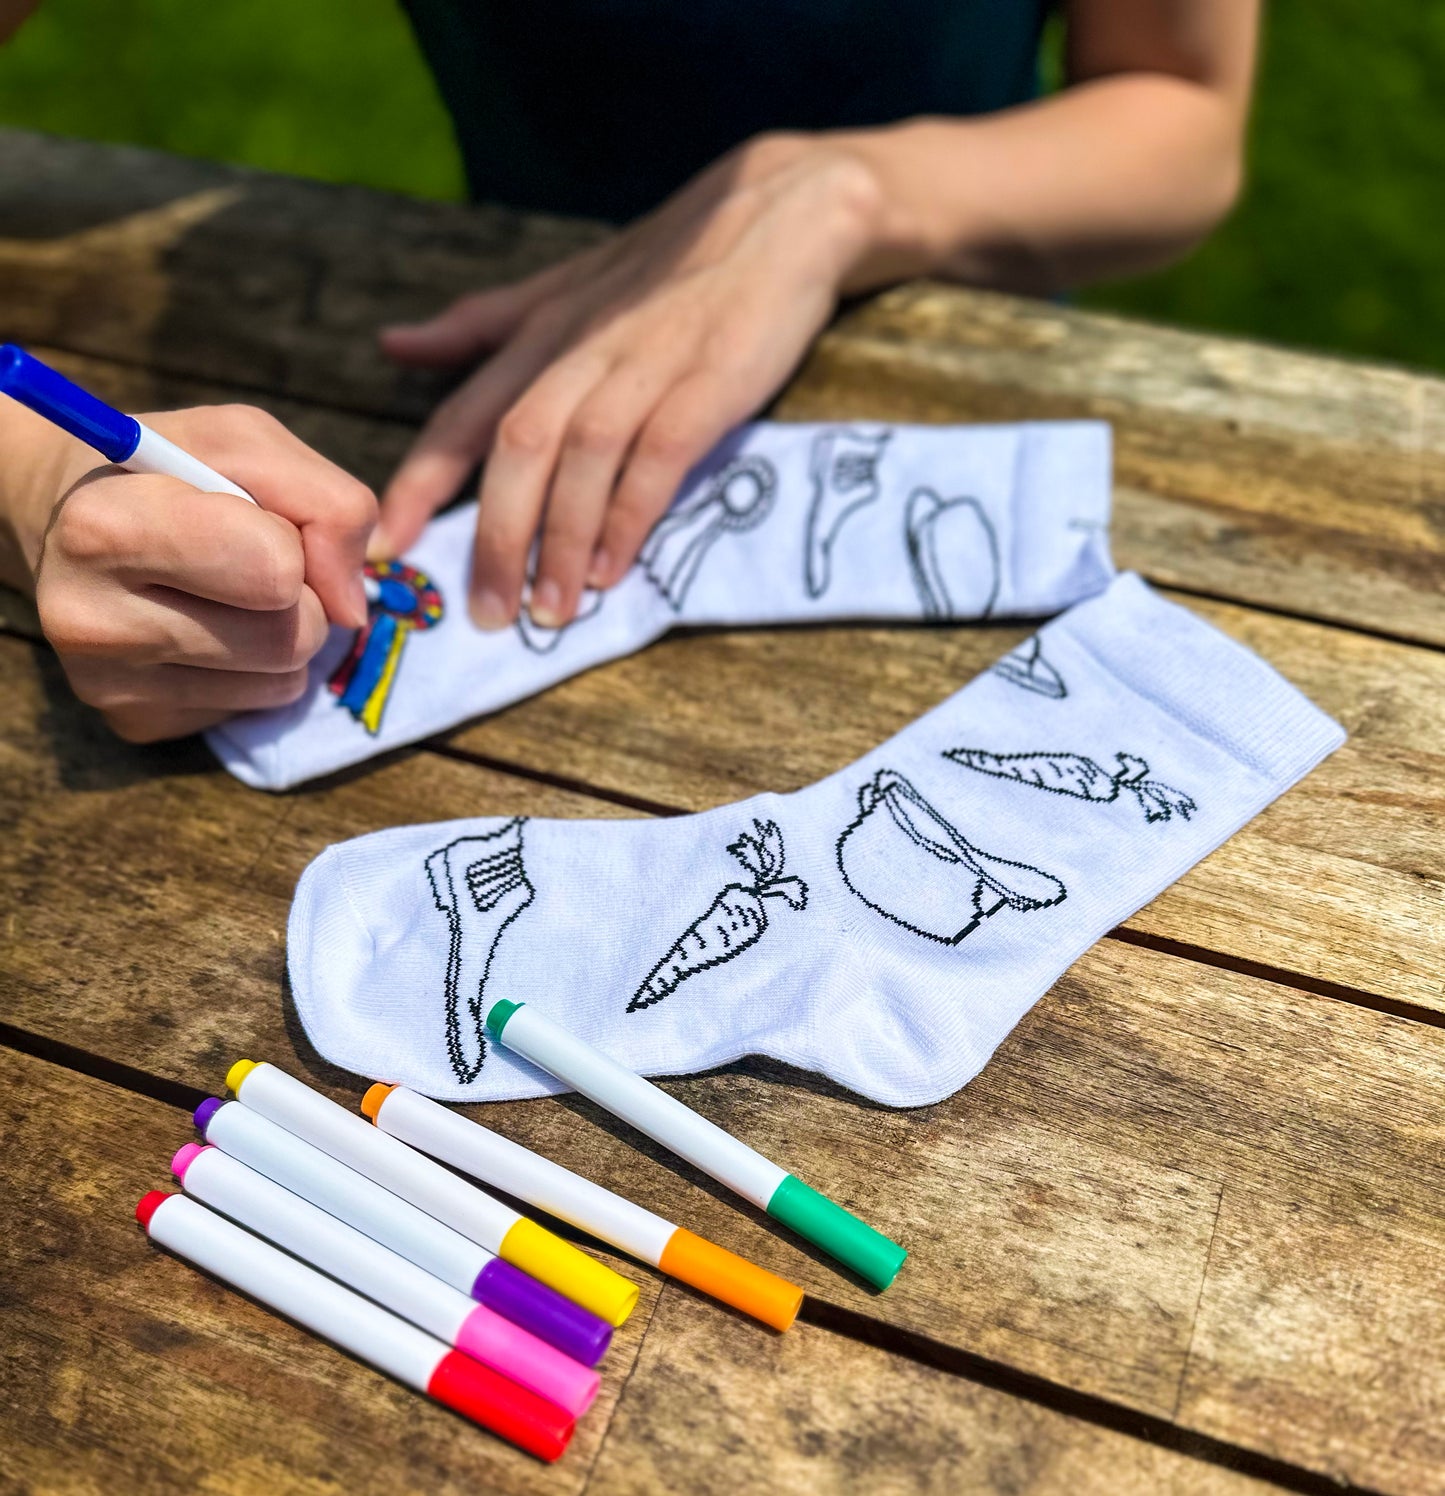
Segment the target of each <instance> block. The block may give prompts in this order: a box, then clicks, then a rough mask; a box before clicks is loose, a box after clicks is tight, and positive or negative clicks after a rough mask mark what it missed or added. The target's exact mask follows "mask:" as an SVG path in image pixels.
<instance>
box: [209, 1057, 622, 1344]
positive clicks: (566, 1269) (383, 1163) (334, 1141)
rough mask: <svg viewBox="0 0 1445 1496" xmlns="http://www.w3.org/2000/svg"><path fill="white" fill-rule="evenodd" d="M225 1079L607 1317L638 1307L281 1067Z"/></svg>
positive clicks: (618, 1284)
mask: <svg viewBox="0 0 1445 1496" xmlns="http://www.w3.org/2000/svg"><path fill="white" fill-rule="evenodd" d="M226 1084H227V1086H228V1087H229V1088H230V1089H231V1090H232V1091H233V1092H234V1093H235V1096H236V1099H237V1100H238V1101H239V1102H241V1104H242V1105H243V1106H247V1107H250V1108H252V1109H253V1110H255V1111H257V1112H259V1113H260V1114H261V1115H262V1116H263V1117H269V1118H270V1119H271V1121H273V1122H275V1123H277V1124H278V1125H280V1126H281V1127H284V1128H285V1129H286V1130H287V1132H290V1133H294V1134H295V1135H296V1136H297V1137H299V1138H303V1139H305V1141H306V1142H308V1143H310V1144H312V1145H313V1146H314V1147H317V1148H320V1149H321V1151H322V1152H323V1153H329V1154H330V1155H331V1157H332V1158H335V1159H338V1160H339V1161H340V1162H342V1163H344V1164H347V1165H348V1166H349V1167H351V1168H353V1169H355V1170H356V1172H357V1173H358V1174H364V1175H365V1176H366V1177H367V1178H368V1179H370V1180H372V1181H374V1182H375V1183H376V1184H379V1185H381V1186H382V1187H383V1188H384V1189H389V1190H390V1191H391V1192H392V1194H394V1195H399V1196H400V1197H401V1198H402V1199H403V1200H407V1201H410V1203H411V1204H413V1205H415V1206H417V1207H418V1208H419V1209H421V1210H424V1211H426V1213H427V1214H428V1215H430V1216H434V1217H435V1218H436V1219H437V1220H439V1221H441V1222H443V1223H444V1224H445V1225H448V1226H450V1227H451V1228H452V1230H453V1231H459V1232H461V1234H462V1235H463V1236H465V1237H467V1238H468V1239H469V1240H470V1241H474V1242H476V1243H477V1244H478V1245H479V1246H483V1247H485V1248H486V1249H487V1250H488V1251H489V1252H495V1253H496V1255H497V1256H498V1257H500V1258H502V1259H503V1261H505V1262H509V1263H511V1264H512V1266H513V1267H515V1268H519V1269H520V1270H521V1271H522V1272H524V1273H528V1274H530V1275H531V1276H532V1277H533V1278H536V1279H537V1281H538V1282H539V1283H545V1284H546V1285H547V1286H548V1287H549V1288H555V1289H556V1290H557V1292H558V1293H560V1294H564V1295H566V1297H567V1298H569V1299H571V1300H572V1302H573V1303H574V1304H580V1305H581V1306H582V1308H584V1309H587V1310H589V1311H590V1312H591V1313H593V1314H595V1315H597V1316H598V1318H600V1319H604V1320H606V1321H607V1323H608V1324H610V1325H620V1324H622V1322H623V1321H624V1320H625V1319H626V1318H627V1316H628V1315H629V1314H631V1313H632V1311H633V1309H634V1308H635V1307H636V1305H637V1285H636V1284H635V1283H630V1282H628V1280H627V1279H626V1278H624V1277H622V1276H621V1274H620V1273H614V1272H613V1271H612V1269H611V1268H610V1267H607V1266H606V1265H605V1264H604V1263H601V1262H598V1261H597V1260H596V1258H593V1257H589V1256H588V1255H587V1254H586V1253H585V1252H583V1251H581V1250H580V1249H579V1248H577V1247H574V1246H573V1245H572V1244H571V1243H570V1242H565V1241H563V1240H562V1239H561V1237H559V1236H554V1235H553V1234H552V1233H551V1232H550V1231H548V1230H546V1229H545V1228H544V1227H542V1226H539V1225H537V1223H536V1222H535V1221H529V1220H527V1219H526V1217H525V1216H521V1215H518V1214H517V1212H516V1211H515V1210H512V1209H510V1208H509V1207H508V1206H506V1205H503V1204H502V1202H501V1201H500V1200H494V1199H493V1198H492V1197H491V1196H490V1195H488V1194H485V1193H484V1192H483V1191H481V1190H479V1189H477V1188H475V1187H474V1186H473V1185H470V1184H467V1183H466V1182H465V1181H464V1180H461V1179H458V1178H457V1176H456V1175H455V1174H453V1173H452V1172H451V1171H450V1170H449V1169H444V1168H442V1166H441V1165H440V1164H436V1163H433V1162H432V1161H431V1159H429V1158H426V1157H425V1156H424V1155H422V1154H420V1153H418V1152H417V1151H416V1150H415V1149H413V1148H409V1147H408V1146H407V1145H406V1144H405V1143H400V1142H398V1141H397V1140H396V1139H395V1138H392V1137H388V1136H387V1135H386V1134H385V1133H384V1132H379V1131H378V1130H377V1129H376V1128H374V1127H372V1126H371V1125H370V1124H369V1123H368V1122H366V1121H365V1119H363V1118H362V1117H359V1116H357V1115H356V1113H355V1112H349V1111H347V1110H346V1108H345V1107H342V1106H338V1105H337V1104H336V1103H335V1102H334V1101H330V1100H328V1099H327V1098H326V1097H325V1096H322V1095H321V1094H320V1092H318V1091H313V1090H312V1089H311V1087H310V1086H307V1085H305V1084H303V1083H302V1082H301V1081H299V1080H296V1079H295V1078H294V1077H292V1076H290V1075H287V1074H286V1072H285V1071H284V1070H278V1069H277V1068H276V1067H275V1066H274V1065H267V1064H260V1065H258V1064H256V1063H255V1062H254V1061H252V1060H238V1061H237V1062H236V1064H234V1065H232V1067H231V1069H230V1070H229V1071H228V1072H227V1075H226Z"/></svg>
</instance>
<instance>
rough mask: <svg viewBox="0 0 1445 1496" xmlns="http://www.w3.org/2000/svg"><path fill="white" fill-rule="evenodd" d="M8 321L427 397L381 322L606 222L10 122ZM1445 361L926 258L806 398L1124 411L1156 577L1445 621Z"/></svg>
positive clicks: (1138, 557) (1142, 550) (169, 363)
mask: <svg viewBox="0 0 1445 1496" xmlns="http://www.w3.org/2000/svg"><path fill="white" fill-rule="evenodd" d="M3 139H4V142H5V149H4V151H3V152H0V330H3V331H4V332H5V333H6V335H8V336H14V337H18V338H23V339H28V340H30V341H32V342H37V343H49V344H54V345H57V346H60V347H65V348H68V349H71V350H73V351H76V352H80V353H89V354H93V355H96V356H100V357H107V358H114V359H118V360H121V361H123V362H129V363H134V364H139V365H145V366H147V367H152V368H156V369H162V370H165V371H166V372H169V373H172V374H184V375H190V376H192V377H195V378H199V379H209V380H212V381H218V382H224V383H228V384H239V385H247V386H253V387H257V388H260V389H263V390H265V391H268V392H271V393H274V394H278V395H286V396H292V397H296V398H300V399H305V400H310V401H315V402H319V403H323V404H330V405H338V406H347V407H349V408H354V409H359V410H366V411H370V412H372V413H375V414H385V415H389V416H404V417H408V418H411V419H413V420H416V419H420V417H421V416H422V415H423V414H424V413H425V411H426V409H427V408H428V407H429V405H430V403H431V402H432V401H433V400H434V398H435V396H436V393H437V390H438V385H437V383H436V381H435V380H432V379H430V378H419V377H417V376H415V375H410V374H402V373H399V372H398V371H396V370H394V369H391V368H389V367H388V366H387V365H386V364H385V363H384V361H383V360H382V359H381V357H380V356H379V354H378V353H377V351H376V348H375V344H374V332H375V329H376V327H377V326H378V325H379V324H380V323H382V322H384V321H386V320H388V319H391V318H395V317H401V316H408V315H413V314H416V313H418V312H421V311H424V310H430V309H432V308H434V307H436V306H437V305H438V304H440V303H441V302H442V301H444V300H445V299H447V298H448V297H450V296H453V295H455V294H457V293H459V292H460V291H462V290H465V289H467V288H469V287H470V286H472V285H475V284H480V283H491V282H495V281H498V280H503V279H507V278H510V277H513V276H516V275H518V274H520V273H522V272H524V271H525V270H529V269H532V268H536V267H537V266H538V265H540V264H543V263H546V262H547V261H549V260H551V259H554V258H556V257H558V256H559V255H562V254H565V253H567V252H569V251H570V250H572V249H574V248H577V247H579V246H580V245H582V244H584V243H587V242H590V241H591V240H592V239H594V238H595V234H596V230H595V228H593V227H589V226H587V225H583V224H578V223H575V222H567V221H562V220H556V219H545V218H541V217H537V216H534V215H519V214H512V213H507V212H504V211H502V210H498V209H495V208H458V207H454V206H450V205H443V204H435V203H431V204H423V203H414V202H409V201H407V200H404V199H400V198H393V197H386V196H382V195H380V194H376V193H369V192H365V191H361V190H358V189H340V188H332V187H325V186H322V185H320V184H317V183H306V182H299V181H293V180H289V179H285V178H280V177H273V176H267V175H264V174H258V173H250V172H243V171H238V170H236V169H234V168H228V167H222V166H212V165H205V164H202V163H198V162H193V161H180V160H177V159H176V158H171V157H166V156H160V155H155V154H150V153H146V152H139V151H132V150H121V149H117V148H114V147H103V146H94V145H87V144H83V143H80V142H71V141H59V140H54V139H46V138H42V137H36V136H30V135H26V134H24V133H22V132H13V131H12V132H6V133H5V134H4V136H3ZM1442 389H1445V384H1442V382H1441V381H1438V380H1431V379H1427V378H1424V377H1422V376H1418V375H1414V374H1409V373H1406V372H1403V371H1398V370H1391V369H1383V368H1378V367H1372V366H1368V365H1361V364H1355V363H1344V362H1340V361H1336V360H1329V359H1322V358H1317V357H1313V356H1309V355H1302V354H1294V353H1287V352H1283V351H1280V350H1276V349H1270V348H1265V347H1259V346H1256V345H1252V344H1246V343H1241V342H1237V341H1232V340H1225V339H1220V338H1213V337H1205V336H1200V335H1197V334H1188V333H1182V332H1175V331H1170V330H1166V329H1161V328H1154V327H1148V326H1144V325H1141V324H1136V323H1129V322H1124V321H1121V320H1119V319H1114V318H1107V317H1100V316H1097V315H1094V314H1090V313H1084V312H1079V311H1075V310H1071V309H1068V308H1063V307H1059V306H1055V305H1051V304H1047V303H1039V302H1030V301H1025V300H1019V299H1016V298H1010V297H1001V296H995V295H988V294H984V293H978V292H971V291H966V290H963V289H961V288H957V287H940V286H936V285H926V284H920V285H914V286H908V287H903V288H900V289H898V290H896V291H893V292H890V293H888V294H887V295H885V296H882V297H879V298H875V299H873V300H872V301H870V302H868V303H866V304H864V305H863V306H862V307H860V308H858V309H856V310H854V311H852V312H850V313H849V314H848V315H846V316H845V317H844V318H843V319H842V320H841V321H840V322H839V323H838V325H837V326H836V327H835V328H834V329H833V330H832V331H831V332H830V333H829V334H828V335H827V336H826V337H825V338H824V339H823V340H822V341H821V342H820V344H819V345H818V347H817V349H816V351H815V353H814V355H813V357H812V358H811V359H810V360H809V361H808V363H807V365H806V366H805V368H804V370H803V371H802V373H801V375H800V376H799V378H798V380H796V381H795V382H794V384H793V385H792V386H791V387H790V389H789V390H788V391H787V392H785V395H784V397H783V399H782V401H781V402H780V404H779V407H778V410H779V413H780V414H782V415H784V416H788V417H794V418H800V417H803V416H828V417H845V416H850V417H852V416H856V417H867V418H873V419H887V420H928V421H959V420H998V419H1007V420H1015V419H1020V418H1024V417H1039V416H1059V415H1094V416H1101V417H1103V418H1105V419H1108V420H1110V421H1112V422H1113V423H1114V427H1115V432H1116V438H1117V444H1118V482H1119V503H1118V517H1117V522H1116V525H1115V539H1116V547H1117V550H1118V553H1119V555H1120V557H1121V558H1122V559H1123V560H1124V562H1125V563H1126V564H1128V565H1131V566H1137V567H1139V568H1140V569H1141V570H1143V571H1145V572H1146V573H1147V574H1148V575H1150V576H1152V577H1153V578H1154V579H1155V580H1157V581H1160V582H1164V583H1167V584H1171V585H1177V586H1181V587H1187V588H1190V589H1193V590H1196V591H1203V592H1208V593H1212V594H1215V595H1219V596H1224V597H1232V598H1235V599H1238V600H1242V601H1253V602H1262V603H1265V604H1267V605H1269V606H1272V607H1281V608H1286V609H1289V610H1292V611H1295V612H1298V613H1302V614H1307V615H1310V616H1315V617H1320V618H1328V619H1334V620H1337V621H1342V622H1348V623H1355V624H1359V625H1363V626H1367V627H1370V628H1372V629H1376V630H1379V631H1382V632H1384V633H1387V634H1392V635H1398V636H1401V637H1405V638H1410V639H1416V640H1420V641H1422V642H1428V643H1434V644H1442V643H1445V608H1442V606H1441V603H1440V594H1441V590H1442V581H1445V522H1442V520H1441V517H1440V512H1439V506H1438V503H1434V502H1432V501H1431V499H1430V492H1431V491H1432V490H1436V491H1438V489H1439V487H1440V485H1441V482H1442V481H1445V477H1442V475H1445V433H1442V432H1441V431H1440V429H1439V428H1438V425H1437V424H1435V423H1431V422H1428V421H1425V420H1424V419H1423V414H1422V413H1423V411H1424V410H1425V408H1426V407H1427V406H1428V405H1430V404H1431V403H1438V401H1439V399H1440V391H1441V390H1442Z"/></svg>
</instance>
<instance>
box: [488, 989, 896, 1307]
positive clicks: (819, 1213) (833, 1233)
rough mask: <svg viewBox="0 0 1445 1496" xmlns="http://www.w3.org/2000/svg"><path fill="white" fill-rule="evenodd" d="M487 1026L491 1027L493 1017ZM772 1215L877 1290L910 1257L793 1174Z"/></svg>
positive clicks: (778, 1193) (780, 1191) (774, 1200)
mask: <svg viewBox="0 0 1445 1496" xmlns="http://www.w3.org/2000/svg"><path fill="white" fill-rule="evenodd" d="M492 1012H494V1013H495V1012H496V1009H495V1008H493V1009H492ZM487 1022H488V1024H489V1025H490V1023H491V1017H490V1015H488V1018H487ZM768 1214H769V1215H770V1216H772V1217H773V1218H774V1219H775V1220H779V1221H781V1222H782V1223H783V1224H784V1225H785V1226H791V1227H792V1228H793V1230H794V1231H796V1232H797V1233H798V1235H799V1236H805V1237H807V1239H808V1240H809V1241H810V1242H812V1243H813V1244H814V1245H815V1246H819V1247H822V1249H823V1250H824V1251H825V1252H827V1253H828V1255H829V1256H830V1257H836V1258H837V1259H838V1261H839V1262H841V1263H842V1264H843V1265H844V1266H845V1267H850V1268H852V1269H853V1271H854V1272H855V1273H857V1274H858V1276H859V1277H860V1278H866V1279H867V1280H868V1281H869V1282H870V1283H871V1284H872V1285H873V1286H874V1287H875V1288H887V1287H888V1285H889V1284H890V1283H892V1281H893V1280H894V1279H895V1278H896V1277H897V1276H898V1269H899V1268H901V1267H902V1266H903V1262H904V1259H905V1258H906V1257H907V1256H908V1253H907V1251H906V1250H905V1249H904V1248H903V1247H900V1246H899V1245H898V1243H897V1242H896V1241H890V1240H889V1239H888V1238H887V1237H886V1236H884V1235H883V1233H882V1232H881V1231H875V1230H874V1229H873V1228H872V1227H871V1226H870V1225H869V1224H868V1223H867V1222H866V1221H860V1220H859V1219H858V1217H857V1216H855V1215H854V1214H853V1213H852V1212H851V1211H847V1210H844V1209H843V1207H842V1206H841V1205H835V1204H834V1203H833V1201H831V1200H830V1199H829V1198H828V1197H827V1195H820V1194H819V1193H818V1192H817V1190H815V1189H810V1188H809V1187H808V1186H807V1185H806V1184H804V1183H803V1181H802V1180H801V1179H798V1178H797V1177H796V1176H794V1175H792V1174H789V1175H788V1177H787V1178H786V1179H785V1180H783V1182H782V1183H781V1184H780V1185H779V1186H778V1187H777V1189H775V1190H774V1191H773V1198H772V1199H771V1200H769V1201H768Z"/></svg>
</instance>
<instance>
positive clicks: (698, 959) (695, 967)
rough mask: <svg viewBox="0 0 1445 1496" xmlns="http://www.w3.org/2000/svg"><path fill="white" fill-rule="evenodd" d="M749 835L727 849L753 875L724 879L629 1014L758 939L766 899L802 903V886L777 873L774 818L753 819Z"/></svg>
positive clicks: (779, 839) (780, 854) (779, 850)
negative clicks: (731, 880) (739, 879)
mask: <svg viewBox="0 0 1445 1496" xmlns="http://www.w3.org/2000/svg"><path fill="white" fill-rule="evenodd" d="M753 830H754V831H755V832H756V833H757V834H756V835H755V836H753V835H749V834H748V833H747V832H746V831H745V832H743V834H742V835H741V836H740V837H738V839H737V840H736V841H735V842H733V843H732V844H731V846H729V847H728V851H729V852H731V853H732V855H733V856H734V857H736V858H737V860H738V861H739V862H740V863H742V865H743V866H744V867H745V868H746V869H747V870H748V872H750V873H751V874H752V875H753V881H752V883H750V884H744V883H729V884H728V885H727V886H726V887H725V888H724V889H723V891H722V892H721V893H720V894H718V896H717V897H716V898H715V899H714V900H713V901H712V903H711V905H709V907H708V909H707V912H706V913H705V914H702V915H700V916H699V917H698V918H697V919H695V920H694V921H693V922H692V923H691V924H690V925H689V926H688V927H687V929H686V930H684V931H683V932H682V934H681V935H679V936H678V938H677V939H676V940H675V941H673V943H672V944H671V945H670V946H669V947H668V949H667V951H666V952H665V953H664V955H663V957H662V960H660V961H659V962H658V963H657V965H656V966H654V967H653V968H652V970H651V971H650V972H648V974H647V977H646V980H644V982H643V983H642V985H641V986H640V987H639V988H638V989H637V991H636V993H635V994H634V995H633V998H632V1001H631V1002H629V1003H628V1004H627V1011H628V1012H629V1013H636V1012H637V1011H638V1010H639V1009H641V1008H650V1007H651V1006H652V1004H653V1003H660V1002H661V1001H662V999H663V998H665V997H667V996H669V995H670V994H671V993H673V992H676V991H677V989H678V988H679V987H680V986H682V984H683V983H684V982H685V981H686V980H687V979H688V978H689V977H691V976H696V975H697V973H698V972H700V971H706V970H708V968H709V967H713V966H721V965H722V963H723V962H724V961H731V960H733V959H734V957H736V956H740V955H742V953H743V952H744V951H746V950H748V949H750V948H751V947H752V946H754V945H756V944H757V943H758V941H759V940H761V939H762V938H763V935H764V933H765V932H766V930H767V928H768V909H767V905H766V903H765V902H764V900H766V899H782V900H783V901H784V902H785V903H786V904H787V905H788V906H789V907H790V908H792V909H806V908H807V907H808V885H807V884H806V883H804V882H803V880H802V879H801V878H785V877H784V876H783V867H784V858H785V854H784V851H783V833H782V832H781V831H780V830H779V829H778V823H777V822H776V821H758V820H754V822H753Z"/></svg>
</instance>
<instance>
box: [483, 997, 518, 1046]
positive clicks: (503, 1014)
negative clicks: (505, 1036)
mask: <svg viewBox="0 0 1445 1496" xmlns="http://www.w3.org/2000/svg"><path fill="white" fill-rule="evenodd" d="M522 1006H524V1004H522V1003H514V1002H511V1001H509V1000H508V999H507V998H505V997H499V998H498V999H497V1000H496V1002H494V1003H493V1004H492V1006H491V1007H490V1008H488V1009H487V1027H488V1029H490V1030H491V1034H492V1038H494V1039H500V1038H501V1037H502V1030H503V1029H504V1028H506V1026H507V1020H508V1019H509V1018H510V1017H511V1016H512V1014H513V1013H515V1012H516V1011H517V1009H518V1008H520V1007H522Z"/></svg>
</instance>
